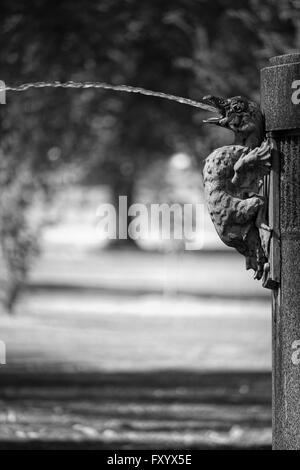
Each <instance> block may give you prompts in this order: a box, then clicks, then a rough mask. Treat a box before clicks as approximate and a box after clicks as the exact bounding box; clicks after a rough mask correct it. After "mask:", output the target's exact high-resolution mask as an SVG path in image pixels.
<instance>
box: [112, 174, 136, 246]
mask: <svg viewBox="0 0 300 470" xmlns="http://www.w3.org/2000/svg"><path fill="white" fill-rule="evenodd" d="M134 180H135V178H134V175H130V176H124V175H119V176H118V178H117V179H116V181H114V183H113V184H112V186H111V191H112V201H113V204H114V206H115V209H116V214H117V238H116V240H111V243H110V246H111V247H113V248H138V245H137V243H136V241H135V240H133V239H132V238H131V237H130V236H129V234H128V228H129V224H130V222H131V220H132V217H129V216H128V209H129V207H130V206H131V205H132V204H133V202H134V186H135V181H134ZM125 197H126V198H125ZM120 209H121V210H120Z"/></svg>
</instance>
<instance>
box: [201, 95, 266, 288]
mask: <svg viewBox="0 0 300 470" xmlns="http://www.w3.org/2000/svg"><path fill="white" fill-rule="evenodd" d="M203 101H204V102H206V103H207V104H208V105H210V106H212V107H214V108H215V110H216V111H217V112H218V114H219V116H218V117H213V118H210V119H207V120H206V121H204V122H209V123H213V124H217V125H219V126H222V127H224V128H226V129H230V130H231V131H233V133H234V136H235V140H234V143H233V145H227V146H224V147H221V148H218V149H216V150H215V151H213V152H212V153H211V154H210V155H209V156H208V157H207V159H206V160H205V165H204V170H203V176H204V193H205V200H206V203H207V206H208V210H209V213H210V216H211V219H212V221H213V223H214V226H215V228H216V231H217V233H218V235H219V237H220V238H221V240H222V241H223V242H224V243H225V244H226V245H228V246H230V247H233V248H235V249H236V250H237V251H238V252H239V253H241V254H242V255H244V256H245V257H246V269H254V271H255V275H254V277H255V279H261V278H262V277H263V276H264V277H265V276H266V275H267V271H268V260H267V255H268V241H269V238H270V229H269V227H268V225H267V223H266V216H265V214H266V200H265V197H264V196H263V195H262V194H261V188H262V185H263V179H264V176H265V175H267V174H268V173H269V171H270V167H271V152H270V147H269V144H268V142H267V141H266V140H264V119H263V114H262V112H261V110H260V108H259V106H258V105H257V104H256V103H254V102H252V101H249V100H247V99H246V98H244V97H242V96H235V97H233V98H229V99H223V98H218V97H214V96H206V97H204V98H203Z"/></svg>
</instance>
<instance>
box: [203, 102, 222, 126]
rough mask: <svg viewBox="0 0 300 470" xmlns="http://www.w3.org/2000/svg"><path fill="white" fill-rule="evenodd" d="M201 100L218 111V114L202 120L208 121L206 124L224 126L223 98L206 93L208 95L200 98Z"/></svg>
mask: <svg viewBox="0 0 300 470" xmlns="http://www.w3.org/2000/svg"><path fill="white" fill-rule="evenodd" d="M202 101H204V103H206V104H208V105H210V106H212V107H213V108H214V109H215V110H216V113H218V116H214V117H211V118H208V119H204V120H203V122H205V123H208V124H216V125H218V126H222V127H224V125H225V120H224V118H225V115H226V110H225V100H224V99H223V98H219V97H217V96H212V95H208V96H204V97H203V98H202Z"/></svg>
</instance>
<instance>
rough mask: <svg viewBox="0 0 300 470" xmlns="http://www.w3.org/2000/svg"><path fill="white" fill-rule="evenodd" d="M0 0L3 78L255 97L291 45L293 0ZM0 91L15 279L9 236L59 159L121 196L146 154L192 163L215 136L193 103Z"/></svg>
mask: <svg viewBox="0 0 300 470" xmlns="http://www.w3.org/2000/svg"><path fill="white" fill-rule="evenodd" d="M1 7H2V8H1V19H2V28H1V32H0V40H1V51H0V70H1V79H2V80H4V81H5V82H6V83H7V84H11V83H13V84H16V83H21V82H29V81H39V80H47V81H48V80H62V81H64V80H70V79H72V80H88V81H92V80H101V81H107V82H110V83H114V84H120V83H127V84H130V85H139V86H144V87H146V88H150V89H153V90H163V91H165V92H169V93H172V94H178V95H183V96H190V97H193V98H195V99H197V98H199V97H201V96H203V95H204V94H207V93H215V94H220V95H222V94H223V95H233V94H239V93H241V94H247V95H250V96H252V97H254V98H256V99H257V98H258V90H259V68H260V67H261V66H262V65H263V64H264V63H266V60H267V58H268V57H269V56H271V55H274V54H277V53H284V52H289V51H291V50H293V49H295V48H297V47H299V36H300V34H299V19H297V18H298V16H297V15H296V14H295V13H296V10H297V9H298V8H299V2H298V0H266V1H265V2H259V1H258V0H244V1H243V2H240V1H239V0H215V1H214V2H211V1H210V0H172V2H171V1H165V2H161V1H160V0H151V1H143V2H141V1H139V0H89V1H87V2H85V3H83V2H82V1H80V0H62V1H61V2H53V1H50V0H31V2H24V1H23V0H15V1H14V2H11V1H10V0H2V4H1ZM245 44H247V49H246V50H245ZM7 101H8V104H7V105H6V106H2V107H1V108H2V109H1V114H2V121H1V152H2V161H3V162H6V161H9V165H8V166H7V168H10V170H9V172H10V173H9V174H10V177H7V178H6V177H5V178H2V179H1V181H2V183H1V185H2V187H1V191H2V195H4V194H5V193H6V191H7V193H8V194H12V193H14V194H15V196H14V204H12V206H13V207H14V208H15V209H14V211H15V212H18V211H21V212H22V217H15V218H14V222H13V223H11V225H8V224H7V214H9V212H10V210H11V208H10V205H11V204H8V203H7V204H6V215H5V211H4V212H3V211H0V226H2V227H4V226H6V228H7V227H10V229H9V232H10V233H11V234H12V235H8V233H7V231H8V229H7V230H6V229H5V230H3V229H2V230H0V243H1V245H2V248H3V251H4V252H7V251H8V250H7V241H6V239H7V237H8V238H9V240H10V242H9V244H10V245H11V244H13V243H15V244H16V247H17V246H18V244H20V245H22V247H23V248H22V250H21V251H20V252H22V253H24V256H23V258H22V256H18V257H17V258H18V260H19V261H18V263H20V264H21V265H22V263H23V264H24V266H23V268H22V269H16V268H15V266H16V262H14V263H12V262H11V263H8V266H11V268H9V269H11V271H12V274H11V276H10V278H13V277H14V276H15V277H16V279H17V280H16V282H15V284H16V285H18V284H20V282H19V280H20V272H21V273H26V271H27V270H26V269H25V265H27V259H28V256H26V255H25V252H26V249H25V248H24V246H26V243H24V240H25V239H26V240H27V238H28V237H27V236H24V237H21V236H17V235H16V234H18V233H21V232H22V230H24V233H25V232H26V233H27V230H28V222H27V221H26V213H27V212H28V211H29V209H30V206H31V201H32V200H33V194H34V193H35V192H36V191H37V190H38V191H41V190H43V191H44V192H45V193H47V192H48V194H49V193H50V194H51V192H52V189H51V190H50V189H49V188H52V186H51V185H52V182H53V174H56V173H57V174H59V172H60V171H61V169H62V168H64V167H65V165H67V164H70V163H71V162H72V164H73V165H77V167H78V168H80V169H81V173H82V176H83V180H84V181H85V182H86V183H89V184H98V183H100V182H103V181H105V182H106V183H109V184H110V186H111V188H112V192H113V194H114V199H115V200H116V199H117V196H118V195H119V194H120V195H128V198H129V201H128V202H129V203H130V201H131V200H132V199H133V197H134V196H133V192H134V185H135V181H136V179H137V177H138V175H139V174H140V173H141V172H144V171H146V170H147V165H148V163H149V162H150V161H151V162H153V160H155V159H162V158H165V157H169V156H170V154H171V153H173V152H176V151H183V150H187V151H188V152H189V153H191V154H194V155H195V154H197V155H199V158H198V161H199V162H201V159H202V158H203V156H205V155H206V154H207V152H208V151H209V148H210V147H211V146H212V145H213V141H214V139H215V138H216V137H215V136H214V137H213V136H212V135H211V133H210V132H211V131H210V129H206V128H205V126H201V127H200V126H199V124H200V122H201V120H202V116H203V114H202V113H201V112H200V111H198V110H196V109H193V108H188V107H186V106H180V105H178V104H176V103H171V102H169V101H163V100H158V99H156V98H153V99H152V98H149V97H143V96H136V95H128V94H122V93H111V92H105V91H100V90H91V89H90V90H85V91H79V90H58V89H55V90H50V89H47V90H30V91H28V92H26V93H23V94H16V93H14V94H9V95H8V97H7ZM3 165H4V167H5V168H6V166H5V164H3ZM24 168H26V172H25V170H24ZM3 171H4V170H3ZM22 172H25V173H26V175H27V176H26V178H24V183H21V180H22V178H21V176H18V177H17V175H21V174H22ZM4 174H5V172H4ZM28 175H30V178H29V179H31V182H30V184H28ZM25 180H26V182H25ZM24 185H25V186H26V191H25V193H26V198H25V199H24ZM13 188H15V189H13ZM21 227H22V228H21ZM29 238H32V237H29ZM33 238H34V237H33ZM21 240H22V241H21ZM27 245H28V253H31V252H32V249H31V243H28V244H27ZM16 251H18V250H17V249H16ZM13 266H14V267H13ZM13 272H16V273H17V274H13ZM21 277H22V276H21ZM14 290H15V291H16V290H17V288H15V289H14ZM14 298H16V295H14ZM8 304H11V302H8Z"/></svg>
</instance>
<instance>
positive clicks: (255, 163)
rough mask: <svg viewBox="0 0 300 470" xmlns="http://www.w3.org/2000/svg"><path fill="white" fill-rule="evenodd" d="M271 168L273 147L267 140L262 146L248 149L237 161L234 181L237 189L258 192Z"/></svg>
mask: <svg viewBox="0 0 300 470" xmlns="http://www.w3.org/2000/svg"><path fill="white" fill-rule="evenodd" d="M270 169H271V149H270V146H269V143H268V142H267V141H266V140H265V141H264V142H263V143H262V144H261V146H260V147H257V148H255V149H253V150H248V149H247V150H246V151H245V152H243V153H242V155H241V156H240V158H239V159H238V161H237V162H236V163H235V165H234V167H233V170H234V176H233V178H232V183H233V184H234V185H235V186H236V188H237V189H245V190H248V191H249V190H251V191H252V192H253V193H257V192H258V190H259V187H260V186H261V182H262V179H263V177H264V176H265V175H267V174H269V172H270Z"/></svg>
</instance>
